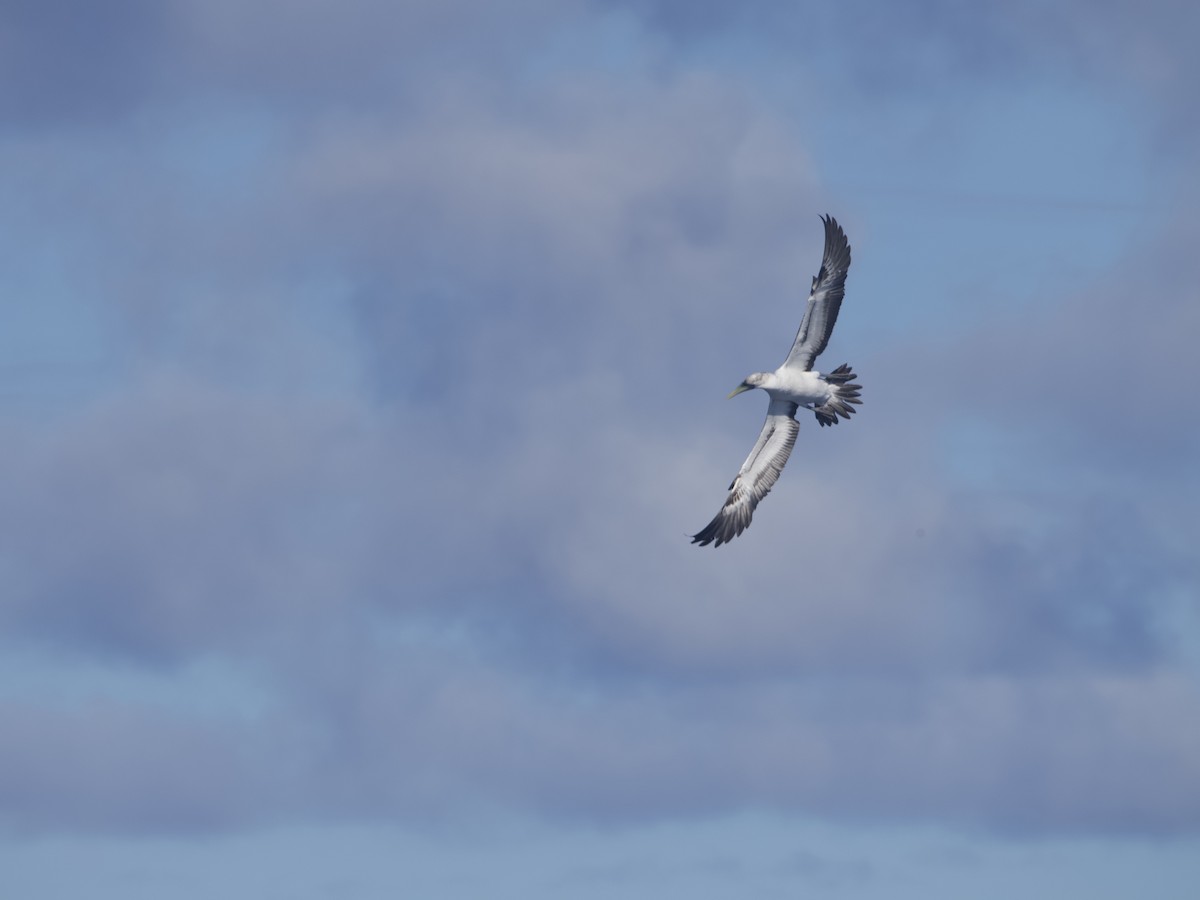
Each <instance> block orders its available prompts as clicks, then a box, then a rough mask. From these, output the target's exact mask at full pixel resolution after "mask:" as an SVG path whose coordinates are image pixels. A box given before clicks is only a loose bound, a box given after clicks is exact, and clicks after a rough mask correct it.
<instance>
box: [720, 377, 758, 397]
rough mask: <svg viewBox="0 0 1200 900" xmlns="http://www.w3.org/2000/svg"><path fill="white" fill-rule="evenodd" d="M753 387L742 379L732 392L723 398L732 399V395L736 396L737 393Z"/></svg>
mask: <svg viewBox="0 0 1200 900" xmlns="http://www.w3.org/2000/svg"><path fill="white" fill-rule="evenodd" d="M753 389H754V388H753V386H752V385H749V384H746V382H744V381H743V382H742V383H741V384H739V385H738V386H737V387H735V388H734V389H733V393H732V394H730V395H729V396H728V397H726V398H725V399H726V400H732V399H733V398H734V397H736V396H737V395H738V394H740V393H742V392H743V391H750V390H753Z"/></svg>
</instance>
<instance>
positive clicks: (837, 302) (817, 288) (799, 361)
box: [784, 216, 850, 372]
mask: <svg viewBox="0 0 1200 900" xmlns="http://www.w3.org/2000/svg"><path fill="white" fill-rule="evenodd" d="M821 221H823V222H824V223H825V255H824V256H823V257H822V258H821V271H820V272H818V273H817V274H816V276H815V277H814V278H813V283H812V293H810V294H809V295H808V306H807V307H806V308H805V310H804V318H803V319H801V320H800V330H799V331H797V332H796V340H795V342H794V343H793V344H792V350H791V352H790V353H789V354H788V358H787V360H786V361H785V362H784V366H788V367H792V366H795V367H797V368H799V369H801V370H803V371H805V372H807V371H808V370H809V369H811V368H812V367H813V361H814V360H815V359H816V358H817V357H818V356H820V355H821V351H822V350H824V349H825V345H826V344H828V343H829V335H831V334H833V326H834V325H835V324H836V323H837V317H838V310H840V309H841V308H842V297H843V296H845V293H846V272H847V271H849V269H850V243H849V242H848V241H847V240H846V232H844V231H842V226H841V225H839V224H838V223H837V220H836V219H834V218H833V217H832V216H821Z"/></svg>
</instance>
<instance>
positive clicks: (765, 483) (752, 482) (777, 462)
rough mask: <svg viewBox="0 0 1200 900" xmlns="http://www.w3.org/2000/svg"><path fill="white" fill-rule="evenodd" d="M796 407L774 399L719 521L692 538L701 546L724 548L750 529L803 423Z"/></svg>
mask: <svg viewBox="0 0 1200 900" xmlns="http://www.w3.org/2000/svg"><path fill="white" fill-rule="evenodd" d="M795 415H796V404H795V403H792V402H791V401H789V400H772V401H771V405H770V406H768V407H767V421H766V422H765V423H764V424H763V428H762V431H761V432H759V435H758V441H757V442H756V443H755V445H754V449H753V450H751V451H750V455H749V456H747V457H746V461H745V462H744V463H742V467H741V469H739V470H738V474H737V478H735V479H733V484H731V485H730V486H729V496H728V497H727V498H726V499H725V505H724V506H722V507H721V511H720V512H719V513H717V515H716V518H714V519H713V520H712V521H711V522H709V523H708V524H707V525H706V526H704V528H703V529H702V530H701V531H700V532H698V533H697V534H695V535H694V536H693V537H692V543H693V544H699V545H700V546H701V547H704V546H707V545H708V544H711V543H713V542H714V541H715V542H716V546H718V547H720V546H721V545H722V544H724V543H728V542H729V541H731V540H733V539H734V538H735V537H737V536H738V535H739V534H741V533H742V532H743V531H745V530H746V529H747V528H749V527H750V518H751V517H752V516H753V515H754V508H755V507H756V506H758V503H759V501H760V500H762V498H763V497H765V496H767V493H768V492H769V491H770V490H771V488H772V487H773V486H774V485H775V482H776V481H778V480H779V473H780V472H782V471H783V466H784V464H785V463H786V462H787V461H788V457H789V456H790V455H791V453H792V447H793V445H795V443H796V434H797V433H798V432H799V431H800V423H798V422H797V421H796V420H795V418H794V416H795Z"/></svg>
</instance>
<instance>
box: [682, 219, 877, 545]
mask: <svg viewBox="0 0 1200 900" xmlns="http://www.w3.org/2000/svg"><path fill="white" fill-rule="evenodd" d="M821 221H822V222H824V223H825V255H824V256H823V257H822V259H821V271H820V272H818V273H817V274H816V276H814V278H813V282H812V292H811V293H810V294H809V295H808V306H807V307H806V308H805V310H804V318H803V319H801V320H800V330H799V331H797V332H796V340H795V341H794V342H793V343H792V349H791V352H790V353H788V356H787V359H785V360H784V361H783V365H781V366H780V367H779V368H778V369H776V370H775V371H774V372H755V373H754V374H753V375H748V376H746V380H745V381H743V382H742V383H741V384H739V385H738V386H737V387H736V388H734V389H733V393H731V394H730V395H729V396H730V397H736V396H737V395H738V394H740V393H742V392H743V391H749V390H753V389H754V388H762V389H763V390H764V391H766V392H767V394H768V395H769V396H770V398H771V402H770V404H769V405H768V406H767V421H766V423H765V424H764V425H763V428H762V431H761V432H760V433H759V435H758V441H757V442H755V444H754V449H753V450H751V451H750V455H749V456H747V457H746V461H745V462H744V463H742V467H741V468H740V469H739V470H738V473H737V477H736V478H734V479H733V483H732V484H731V485H729V496H728V497H727V498H726V499H725V505H724V506H722V507H721V511H720V512H719V513H717V515H716V517H715V518H714V519H713V520H712V521H711V522H709V523H708V524H707V525H706V526H704V528H703V529H702V530H701V531H699V532H698V533H697V534H695V535H693V536H692V543H693V544H699V545H700V546H702V547H704V546H707V545H708V544H714V545H715V546H717V547H720V546H721V545H722V544H724V543H727V542H729V541H731V540H733V539H734V538H735V537H737V536H738V535H739V534H741V533H742V532H743V531H745V530H746V529H747V528H749V527H750V519H751V517H752V516H753V515H754V509H755V507H757V506H758V504H759V502H760V501H761V500H762V498H763V497H765V496H767V493H768V492H769V491H770V490H771V488H772V487H773V486H774V485H775V482H776V481H777V480H778V479H779V473H780V472H782V471H783V467H784V464H785V463H786V462H787V461H788V456H790V455H791V452H792V446H793V445H794V444H795V443H796V435H797V433H799V431H800V423H799V422H797V421H796V411H797V410H799V409H806V410H808V411H809V412H811V413H813V414H814V415H815V416H816V417H817V422H818V423H820V424H821V425H822V426H825V425H836V424H837V423H838V418H839V417H841V418H843V419H849V418H850V416H851V414H852V413H853V412H854V406H853V405H851V404H860V403H862V401H861V400H860V399H859V396H858V395H859V391H860V390H861V389H862V387H861V385H859V384H856V383H855V379H856V378H857V376H856V375H855V374H854V373H853V372H852V371H851V370H850V367H849V366H848V365H841V366H838V367H837V368H836V369H834V370H833V371H832V372H830V373H828V374H826V375H822V374H821V373H820V372H816V371H814V370H813V362H814V361H815V360H816V358H817V357H818V356H820V355H821V351H823V350H824V349H825V345H826V344H828V343H829V335H830V334H832V333H833V326H834V324H835V323H836V322H837V317H838V311H839V310H840V309H841V307H842V297H843V296H844V295H845V293H846V272H847V271H848V270H849V269H850V244H849V242H848V241H847V240H846V233H845V232H844V231H842V227H841V226H840V225H838V223H837V221H836V220H835V219H834V218H833V217H831V216H822V217H821Z"/></svg>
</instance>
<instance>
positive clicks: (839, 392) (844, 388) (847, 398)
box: [813, 364, 862, 426]
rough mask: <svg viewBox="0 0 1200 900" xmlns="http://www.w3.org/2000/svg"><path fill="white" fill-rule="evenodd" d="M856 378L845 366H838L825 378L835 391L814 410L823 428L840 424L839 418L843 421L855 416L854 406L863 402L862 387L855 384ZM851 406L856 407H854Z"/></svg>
mask: <svg viewBox="0 0 1200 900" xmlns="http://www.w3.org/2000/svg"><path fill="white" fill-rule="evenodd" d="M856 378H858V376H857V375H855V374H854V373H853V372H852V371H851V370H850V367H849V366H848V365H845V364H842V365H840V366H838V367H837V368H836V369H834V370H833V371H832V372H830V373H829V374H828V375H826V376H825V382H826V384H828V385H829V386H830V387H831V388H832V389H833V391H832V393H831V395H830V397H829V399H828V400H826V401H825V403H824V404H822V405H821V406H817V407H814V408H813V412H814V413H816V416H817V421H818V422H820V423H821V425H822V426H825V425H836V424H837V423H838V416H841V417H842V418H843V419H849V418H850V416H852V415H853V414H854V406H857V405H859V404H861V403H862V400H860V399H858V394H859V391H861V390H862V385H861V384H856V383H855V379H856ZM851 404H854V405H853V406H852V405H851Z"/></svg>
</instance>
